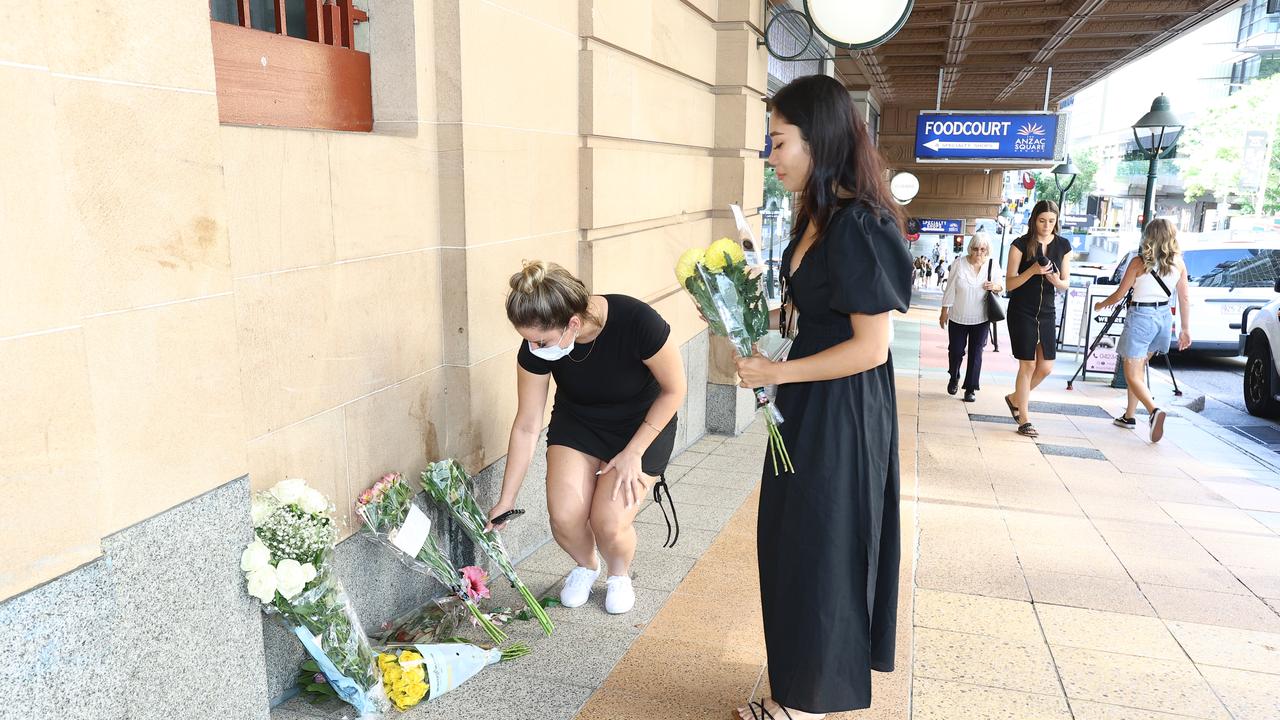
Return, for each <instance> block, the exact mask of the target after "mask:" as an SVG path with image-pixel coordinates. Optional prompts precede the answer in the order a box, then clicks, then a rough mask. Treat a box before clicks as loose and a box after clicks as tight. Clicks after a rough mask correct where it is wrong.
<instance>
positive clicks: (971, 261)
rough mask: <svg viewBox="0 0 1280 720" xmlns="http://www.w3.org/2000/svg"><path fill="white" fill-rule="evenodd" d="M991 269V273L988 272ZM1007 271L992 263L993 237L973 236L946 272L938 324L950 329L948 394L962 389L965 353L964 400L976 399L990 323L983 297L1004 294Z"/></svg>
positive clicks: (948, 333)
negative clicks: (967, 362)
mask: <svg viewBox="0 0 1280 720" xmlns="http://www.w3.org/2000/svg"><path fill="white" fill-rule="evenodd" d="M988 270H990V272H988ZM1003 277H1004V270H1003V269H1002V268H1001V267H1000V266H999V265H996V264H995V261H993V260H991V238H990V237H989V236H988V235H987V233H984V232H979V233H974V235H973V238H971V239H970V240H969V250H968V252H967V253H966V254H965V255H964V256H963V257H959V258H956V261H955V262H954V263H952V264H951V271H950V272H948V273H947V278H948V280H947V288H946V291H945V292H943V294H942V314H941V315H940V316H939V317H938V325H939V326H941V327H943V328H945V329H946V330H947V335H948V343H947V356H948V359H949V360H950V363H949V368H948V371H949V374H950V378H951V379H950V380H949V381H948V382H947V393H948V394H951V395H955V394H956V391H957V390H958V389H959V387H960V363H961V361H963V360H964V357H965V355H966V353H967V354H968V356H969V364H968V367H967V368H966V370H965V374H964V401H965V402H973V401H974V400H976V399H977V392H978V390H979V378H980V376H981V375H982V350H983V348H985V347H986V345H987V335H988V333H989V331H990V327H991V326H990V321H989V319H988V318H987V308H986V304H985V298H984V296H985V295H986V294H987V292H1004V285H1003V284H1002V283H1001V282H1000V279H1001V278H1003Z"/></svg>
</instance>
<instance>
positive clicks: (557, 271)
mask: <svg viewBox="0 0 1280 720" xmlns="http://www.w3.org/2000/svg"><path fill="white" fill-rule="evenodd" d="M509 284H510V285H511V292H509V293H507V319H508V320H510V321H511V324H512V325H513V326H515V327H517V328H526V327H531V328H538V329H539V330H551V329H555V328H562V327H565V326H567V325H568V324H569V320H570V319H572V318H573V316H574V315H582V316H584V317H589V313H588V312H587V300H588V299H589V298H590V297H591V295H590V293H588V292H587V286H586V285H585V284H584V283H583V282H582V281H581V280H579V279H578V278H576V277H574V276H573V275H572V274H571V273H570V272H569V271H568V270H565V269H564V268H563V267H560V266H559V265H557V264H555V263H549V262H545V261H543V260H531V261H529V262H526V263H525V265H524V269H522V270H521V271H520V272H518V273H516V274H515V275H512V276H511V280H510V281H509Z"/></svg>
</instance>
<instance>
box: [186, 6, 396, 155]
mask: <svg viewBox="0 0 1280 720" xmlns="http://www.w3.org/2000/svg"><path fill="white" fill-rule="evenodd" d="M209 17H210V20H211V30H212V35H213V65H214V74H215V79H216V82H217V93H218V119H219V120H220V121H221V122H224V123H228V124H234V125H270V126H275V127H292V128H315V129H325V130H350V131H360V132H368V131H370V130H372V129H373V95H372V83H371V79H370V73H369V53H368V52H366V51H364V50H362V49H359V48H358V47H357V32H356V26H357V25H358V24H360V23H364V22H367V21H368V20H369V16H368V14H367V13H366V12H365V11H364V10H362V9H360V8H359V7H356V5H355V0H211V2H210V3H209Z"/></svg>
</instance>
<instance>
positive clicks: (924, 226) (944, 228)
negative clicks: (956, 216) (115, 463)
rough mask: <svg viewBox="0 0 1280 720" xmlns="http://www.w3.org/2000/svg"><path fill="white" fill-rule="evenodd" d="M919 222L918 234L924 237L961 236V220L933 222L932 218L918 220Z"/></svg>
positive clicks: (962, 224) (962, 225)
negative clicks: (922, 234)
mask: <svg viewBox="0 0 1280 720" xmlns="http://www.w3.org/2000/svg"><path fill="white" fill-rule="evenodd" d="M918 220H919V221H920V232H921V233H924V234H925V235H963V234H964V221H963V220H935V219H933V218H918Z"/></svg>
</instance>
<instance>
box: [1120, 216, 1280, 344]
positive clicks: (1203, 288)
mask: <svg viewBox="0 0 1280 720" xmlns="http://www.w3.org/2000/svg"><path fill="white" fill-rule="evenodd" d="M1180 240H1182V242H1181V245H1182V258H1183V261H1184V262H1185V263H1186V264H1187V283H1188V285H1189V286H1190V288H1189V289H1190V293H1189V299H1190V301H1191V347H1190V348H1189V349H1190V350H1191V351H1193V352H1202V353H1210V354H1215V355H1227V356H1234V355H1239V354H1241V344H1240V322H1241V315H1242V314H1243V313H1244V311H1245V308H1248V307H1256V306H1261V305H1265V304H1267V303H1269V302H1270V301H1271V300H1272V297H1273V295H1274V293H1275V291H1274V290H1273V286H1274V284H1275V282H1276V279H1277V278H1280V237H1277V236H1276V235H1275V234H1274V233H1266V234H1262V237H1249V236H1241V237H1238V238H1235V237H1233V238H1232V239H1229V240H1216V239H1215V240H1197V239H1196V238H1194V237H1190V238H1185V239H1183V238H1180ZM1136 254H1137V252H1136V251H1133V252H1129V253H1127V254H1125V256H1124V257H1123V258H1121V260H1120V262H1119V263H1118V264H1117V265H1116V268H1115V270H1114V271H1113V273H1112V276H1111V277H1110V278H1108V279H1107V282H1109V283H1110V284H1113V285H1114V284H1117V283H1119V282H1120V276H1121V275H1123V273H1124V269H1125V268H1126V267H1128V265H1129V261H1130V260H1131V259H1132V258H1133V257H1134V255H1136ZM1171 302H1172V303H1173V304H1174V305H1176V304H1177V297H1176V295H1175V297H1173V298H1172V299H1171ZM1180 311H1181V310H1180V309H1177V310H1175V312H1180ZM1171 343H1172V338H1171Z"/></svg>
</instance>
